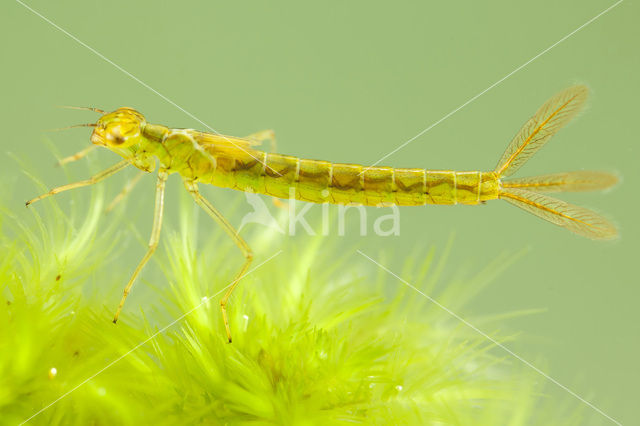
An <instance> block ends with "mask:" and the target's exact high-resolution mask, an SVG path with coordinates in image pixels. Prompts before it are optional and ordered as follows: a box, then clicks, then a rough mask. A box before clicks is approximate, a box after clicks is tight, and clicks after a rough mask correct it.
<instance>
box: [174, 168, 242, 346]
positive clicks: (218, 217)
mask: <svg viewBox="0 0 640 426" xmlns="http://www.w3.org/2000/svg"><path fill="white" fill-rule="evenodd" d="M184 186H185V188H187V191H189V193H190V194H191V195H192V196H193V198H194V199H195V201H196V203H197V204H198V205H199V206H200V207H202V208H203V209H204V211H206V212H207V214H208V215H209V216H211V217H212V218H213V220H215V221H216V222H218V224H219V225H220V226H222V228H223V229H224V230H225V232H226V233H227V234H229V236H230V237H231V239H232V240H233V242H234V243H236V245H237V246H238V248H240V250H241V251H242V255H243V256H244V264H243V265H242V268H241V269H240V272H238V274H237V275H236V277H235V278H234V279H233V282H232V283H231V286H229V289H228V290H227V292H226V293H225V294H224V296H223V297H222V299H220V310H221V311H222V319H223V321H224V327H225V330H226V331H227V339H229V343H231V329H230V328H229V318H228V317H227V302H228V301H229V297H231V293H233V290H234V289H235V288H236V286H237V285H238V282H240V279H242V277H243V276H244V274H245V273H246V272H247V269H249V265H250V264H251V261H252V260H253V252H252V251H251V248H250V247H249V245H248V244H247V243H246V242H245V241H244V240H243V239H242V237H240V235H238V232H237V231H236V230H235V228H234V227H233V226H232V225H231V224H230V223H229V221H227V219H225V218H224V216H222V213H220V212H219V211H218V210H217V209H216V208H215V207H213V206H212V205H211V203H209V202H208V201H207V200H206V199H205V198H204V197H203V196H202V195H201V194H200V192H199V191H198V185H197V184H196V183H195V182H193V181H191V180H187V179H185V180H184Z"/></svg>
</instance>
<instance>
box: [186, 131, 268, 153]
mask: <svg viewBox="0 0 640 426" xmlns="http://www.w3.org/2000/svg"><path fill="white" fill-rule="evenodd" d="M191 134H192V136H193V138H194V139H195V140H196V142H198V144H200V145H201V146H202V147H205V148H206V149H207V151H210V152H215V153H236V152H244V153H245V154H248V153H251V152H253V151H254V148H253V147H254V146H256V145H260V142H258V141H254V140H250V139H244V138H238V137H235V136H225V135H216V134H213V133H206V132H198V131H195V130H192V131H191Z"/></svg>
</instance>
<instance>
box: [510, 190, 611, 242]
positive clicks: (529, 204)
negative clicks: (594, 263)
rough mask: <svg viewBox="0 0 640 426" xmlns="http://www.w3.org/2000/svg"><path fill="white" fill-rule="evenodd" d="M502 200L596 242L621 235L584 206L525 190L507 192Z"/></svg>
mask: <svg viewBox="0 0 640 426" xmlns="http://www.w3.org/2000/svg"><path fill="white" fill-rule="evenodd" d="M500 198H501V199H504V200H506V201H508V202H510V203H511V204H513V205H515V206H518V207H520V208H521V209H524V210H526V211H528V212H529V213H533V214H534V215H536V216H538V217H541V218H542V219H544V220H547V221H549V222H551V223H554V224H556V225H559V226H562V227H564V228H567V229H568V230H569V231H571V232H575V233H576V234H578V235H582V236H584V237H587V238H592V239H594V240H602V239H612V238H616V237H617V236H618V231H617V230H616V227H615V226H614V225H613V224H612V223H611V222H609V221H608V220H606V219H605V218H603V217H602V216H600V215H598V214H597V213H595V212H593V211H591V210H588V209H585V208H583V207H578V206H574V205H573V204H569V203H566V202H564V201H562V200H558V199H556V198H552V197H549V196H547V195H542V194H537V193H535V192H531V191H527V190H524V189H505V190H503V191H501V192H500Z"/></svg>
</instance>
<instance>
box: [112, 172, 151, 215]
mask: <svg viewBox="0 0 640 426" xmlns="http://www.w3.org/2000/svg"><path fill="white" fill-rule="evenodd" d="M144 173H145V172H143V171H142V170H140V171H139V172H138V174H136V175H135V176H134V177H133V179H131V180H130V181H129V182H127V184H126V185H125V187H124V188H122V191H120V193H119V194H118V195H116V198H114V199H113V201H111V203H109V205H108V206H107V208H106V210H105V212H107V213H108V212H110V211H111V210H113V208H114V207H115V206H116V205H117V204H118V203H119V202H120V201H122V200H123V199H124V197H126V196H127V195H128V194H129V193H130V192H131V190H132V189H133V188H134V187H135V186H136V184H137V183H138V182H140V179H141V178H142V176H144Z"/></svg>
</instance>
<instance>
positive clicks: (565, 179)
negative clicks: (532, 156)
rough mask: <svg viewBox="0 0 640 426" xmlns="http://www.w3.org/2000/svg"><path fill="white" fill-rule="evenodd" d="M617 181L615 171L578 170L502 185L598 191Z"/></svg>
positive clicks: (507, 186)
mask: <svg viewBox="0 0 640 426" xmlns="http://www.w3.org/2000/svg"><path fill="white" fill-rule="evenodd" d="M616 183H618V177H617V176H616V175H614V174H613V173H608V172H593V171H577V172H565V173H554V174H550V175H542V176H531V177H525V178H517V179H509V180H506V181H503V182H502V187H503V188H520V189H527V190H529V191H534V192H562V191H597V190H601V189H607V188H610V187H612V186H613V185H615V184H616Z"/></svg>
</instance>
